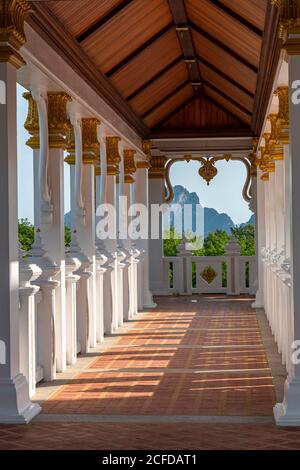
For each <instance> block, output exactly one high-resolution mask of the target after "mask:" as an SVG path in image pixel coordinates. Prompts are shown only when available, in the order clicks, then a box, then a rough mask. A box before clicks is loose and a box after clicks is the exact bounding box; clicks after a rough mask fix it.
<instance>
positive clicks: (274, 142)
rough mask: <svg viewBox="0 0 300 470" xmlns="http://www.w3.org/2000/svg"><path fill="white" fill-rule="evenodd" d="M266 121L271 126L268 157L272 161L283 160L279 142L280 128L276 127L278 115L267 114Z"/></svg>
mask: <svg viewBox="0 0 300 470" xmlns="http://www.w3.org/2000/svg"><path fill="white" fill-rule="evenodd" d="M268 119H269V121H270V124H271V137H270V156H271V159H272V160H273V161H276V160H283V155H284V154H283V145H282V143H281V142H280V140H279V137H280V128H279V126H278V114H275V113H272V114H269V116H268Z"/></svg>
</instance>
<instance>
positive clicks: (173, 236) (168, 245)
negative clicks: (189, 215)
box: [164, 227, 181, 256]
mask: <svg viewBox="0 0 300 470" xmlns="http://www.w3.org/2000/svg"><path fill="white" fill-rule="evenodd" d="M180 243H181V238H180V236H179V234H178V233H177V232H176V231H175V229H174V227H171V228H170V231H169V232H168V231H165V232H164V255H165V256H177V247H178V245H179V244H180Z"/></svg>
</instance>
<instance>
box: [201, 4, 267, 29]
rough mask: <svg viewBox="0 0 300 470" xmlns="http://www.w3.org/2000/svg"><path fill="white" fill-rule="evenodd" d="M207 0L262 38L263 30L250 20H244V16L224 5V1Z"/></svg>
mask: <svg viewBox="0 0 300 470" xmlns="http://www.w3.org/2000/svg"><path fill="white" fill-rule="evenodd" d="M209 1H210V3H213V4H214V5H215V6H216V7H217V8H219V9H220V10H222V11H224V12H225V13H227V14H228V15H229V16H231V17H232V18H234V19H235V20H237V21H239V22H240V23H241V24H242V25H244V26H246V28H248V29H250V30H251V31H252V32H253V33H255V34H256V35H257V36H260V37H261V38H262V36H263V31H262V30H261V29H260V28H258V27H257V26H255V25H254V24H253V23H251V22H250V21H248V20H246V18H244V17H243V16H241V15H239V14H238V13H236V12H235V11H234V10H232V9H231V8H230V7H228V6H226V5H224V3H221V2H220V0H209Z"/></svg>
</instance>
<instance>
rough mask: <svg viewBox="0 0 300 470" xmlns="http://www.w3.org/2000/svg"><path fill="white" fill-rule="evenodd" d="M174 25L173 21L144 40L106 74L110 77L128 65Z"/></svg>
mask: <svg viewBox="0 0 300 470" xmlns="http://www.w3.org/2000/svg"><path fill="white" fill-rule="evenodd" d="M173 27H174V23H173V22H171V23H169V24H167V25H166V26H165V27H164V28H163V29H161V30H160V31H158V33H156V34H155V35H154V36H152V37H151V38H150V39H148V41H146V42H144V43H143V44H142V45H141V46H140V47H138V48H137V49H135V51H133V52H132V53H131V54H129V55H128V56H127V57H125V58H124V59H123V60H122V61H121V62H119V63H118V64H117V65H115V66H114V67H113V68H112V69H110V70H109V71H108V72H106V74H105V75H106V76H107V77H109V78H110V77H111V76H112V75H114V74H115V73H117V72H118V71H119V70H121V69H122V68H123V67H125V66H126V65H128V64H129V63H130V62H131V61H132V60H134V59H135V58H136V57H137V56H138V55H140V54H142V53H143V52H144V51H145V49H147V48H148V47H150V46H152V44H154V43H155V42H156V41H158V40H159V39H160V38H162V37H163V36H164V35H165V34H167V33H169V32H170V31H171V29H172V28H173Z"/></svg>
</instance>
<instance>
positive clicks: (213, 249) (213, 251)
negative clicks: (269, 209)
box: [164, 225, 255, 256]
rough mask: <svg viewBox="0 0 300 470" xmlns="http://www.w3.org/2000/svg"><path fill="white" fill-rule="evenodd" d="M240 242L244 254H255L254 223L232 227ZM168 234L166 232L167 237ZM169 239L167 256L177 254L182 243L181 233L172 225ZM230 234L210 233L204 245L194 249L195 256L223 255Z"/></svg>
mask: <svg viewBox="0 0 300 470" xmlns="http://www.w3.org/2000/svg"><path fill="white" fill-rule="evenodd" d="M232 232H233V234H234V235H235V237H236V239H237V241H238V243H239V244H240V246H241V255H242V256H254V255H255V229H254V226H253V225H245V226H244V227H235V228H234V229H232ZM167 235H168V234H167V233H165V235H164V236H165V237H166V236H167ZM169 235H170V236H169V239H165V240H164V254H165V256H177V246H178V245H179V244H180V243H181V239H179V234H177V233H176V232H175V230H174V227H171V229H170V234H169ZM229 240H230V236H229V235H228V233H227V232H225V231H223V230H217V231H216V232H213V233H210V234H209V235H208V236H207V237H206V238H205V240H204V247H203V248H201V249H199V250H195V251H193V255H194V256H223V255H224V254H225V246H226V244H227V243H228V242H229Z"/></svg>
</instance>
